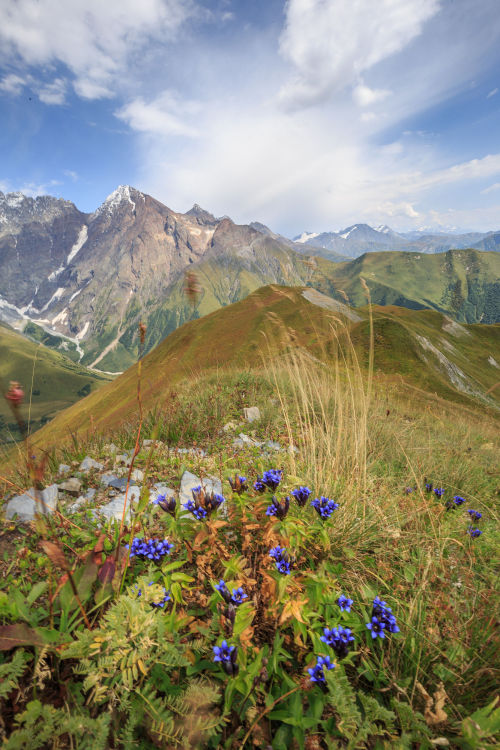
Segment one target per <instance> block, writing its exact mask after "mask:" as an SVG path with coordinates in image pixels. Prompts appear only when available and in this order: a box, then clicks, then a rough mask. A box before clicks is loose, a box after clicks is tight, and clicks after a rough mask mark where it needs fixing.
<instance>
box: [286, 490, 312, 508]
mask: <svg viewBox="0 0 500 750" xmlns="http://www.w3.org/2000/svg"><path fill="white" fill-rule="evenodd" d="M311 492H312V490H310V489H309V487H299V488H298V489H296V490H292V493H291V494H292V495H293V497H294V498H295V499H296V501H297V505H299V506H300V507H301V508H303V507H304V505H305V504H306V503H307V500H308V499H309V495H310V494H311Z"/></svg>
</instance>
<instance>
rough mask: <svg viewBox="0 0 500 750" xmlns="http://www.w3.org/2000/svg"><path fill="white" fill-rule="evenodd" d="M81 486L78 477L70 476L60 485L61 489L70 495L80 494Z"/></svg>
mask: <svg viewBox="0 0 500 750" xmlns="http://www.w3.org/2000/svg"><path fill="white" fill-rule="evenodd" d="M81 487H82V483H81V482H80V480H79V479H77V478H76V477H70V478H69V479H67V480H66V481H65V482H62V483H61V484H60V485H59V489H60V490H62V491H63V492H67V493H68V495H74V496H75V497H77V496H78V495H79V494H80V489H81Z"/></svg>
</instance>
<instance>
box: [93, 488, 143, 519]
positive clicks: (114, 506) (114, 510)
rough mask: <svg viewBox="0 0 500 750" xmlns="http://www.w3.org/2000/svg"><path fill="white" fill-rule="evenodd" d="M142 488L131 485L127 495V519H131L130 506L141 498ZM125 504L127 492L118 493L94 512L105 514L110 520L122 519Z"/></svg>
mask: <svg viewBox="0 0 500 750" xmlns="http://www.w3.org/2000/svg"><path fill="white" fill-rule="evenodd" d="M140 492H141V488H140V487H130V488H129V491H128V496H127V509H126V511H125V520H126V521H129V520H130V508H131V505H132V504H135V503H136V502H137V501H138V500H139V496H140ZM124 505H125V494H123V495H118V496H117V497H115V498H113V500H111V502H109V503H108V504H107V505H102V506H101V507H100V508H96V509H95V511H94V514H97V515H101V516H104V517H105V518H107V519H108V520H109V521H111V520H113V519H115V520H116V521H121V520H122V516H123V508H124Z"/></svg>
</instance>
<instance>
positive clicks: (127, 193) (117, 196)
mask: <svg viewBox="0 0 500 750" xmlns="http://www.w3.org/2000/svg"><path fill="white" fill-rule="evenodd" d="M131 190H133V191H134V193H135V194H137V195H140V196H141V197H142V199H143V200H144V196H143V195H142V193H139V191H137V190H135V189H134V188H131V187H130V185H119V186H118V187H117V188H116V190H113V192H112V193H111V194H110V195H108V197H107V198H106V200H105V201H104V203H102V204H101V205H100V206H99V208H98V209H97V211H96V213H97V214H102V213H108V214H109V213H112V212H113V210H114V209H115V208H117V207H118V206H119V205H121V204H122V203H123V202H128V203H130V205H131V206H132V209H135V202H134V201H133V200H132V196H131Z"/></svg>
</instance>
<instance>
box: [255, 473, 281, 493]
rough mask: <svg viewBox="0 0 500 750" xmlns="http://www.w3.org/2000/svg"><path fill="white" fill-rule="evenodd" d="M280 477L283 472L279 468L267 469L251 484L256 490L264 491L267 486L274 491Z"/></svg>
mask: <svg viewBox="0 0 500 750" xmlns="http://www.w3.org/2000/svg"><path fill="white" fill-rule="evenodd" d="M282 477H283V472H282V470H281V469H269V470H268V471H265V472H264V474H263V475H262V477H259V478H258V479H257V481H256V482H255V484H254V486H253V487H254V490H257V492H264V490H265V489H266V488H268V489H270V490H272V491H273V492H274V490H275V489H276V488H277V486H278V485H279V483H280V482H281V479H282Z"/></svg>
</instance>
